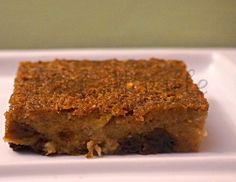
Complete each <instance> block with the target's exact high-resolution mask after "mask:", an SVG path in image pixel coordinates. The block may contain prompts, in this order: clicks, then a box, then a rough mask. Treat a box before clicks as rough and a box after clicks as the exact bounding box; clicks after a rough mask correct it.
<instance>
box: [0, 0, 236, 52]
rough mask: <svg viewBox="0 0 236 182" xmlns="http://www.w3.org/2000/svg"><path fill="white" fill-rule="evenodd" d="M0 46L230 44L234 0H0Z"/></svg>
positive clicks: (235, 35)
mask: <svg viewBox="0 0 236 182" xmlns="http://www.w3.org/2000/svg"><path fill="white" fill-rule="evenodd" d="M0 4H1V5H0V49H48V48H85V47H90V48H93V47H119V48H125V47H235V46H236V1H235V0H227V1H225V0H208V1H205V0H188V1H187V0H178V1H173V0H149V1H146V0H119V1H118V0H99V1H95V0H86V1H83V0H66V1H65V0H44V1H34V0H24V1H19V0H11V1H7V0H0Z"/></svg>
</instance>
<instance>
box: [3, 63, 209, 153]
mask: <svg viewBox="0 0 236 182" xmlns="http://www.w3.org/2000/svg"><path fill="white" fill-rule="evenodd" d="M9 103H10V107H9V111H8V112H6V128H5V137H4V140H5V141H6V142H8V143H9V144H10V146H11V147H12V148H13V149H14V150H17V151H18V150H19V151H20V150H32V151H35V152H38V153H42V154H45V155H51V154H69V155H80V154H86V155H87V157H92V156H93V155H98V156H101V155H103V154H105V155H106V154H133V153H134V154H155V153H170V152H196V151H198V150H199V147H200V144H201V142H202V140H203V138H204V136H205V134H206V132H205V129H204V124H205V120H206V117H207V113H208V102H207V100H206V99H205V98H204V95H203V93H202V92H201V91H200V90H199V88H198V87H197V85H196V84H194V83H193V81H192V79H191V76H190V75H189V73H188V72H187V69H186V65H185V64H184V63H183V62H182V61H177V60H161V59H155V58H152V59H149V60H123V61H120V60H116V59H112V60H104V61H91V60H55V61H48V62H41V61H39V62H34V63H33V62H21V63H20V66H19V69H18V72H17V76H16V79H15V84H14V91H13V94H12V96H11V98H10V101H9Z"/></svg>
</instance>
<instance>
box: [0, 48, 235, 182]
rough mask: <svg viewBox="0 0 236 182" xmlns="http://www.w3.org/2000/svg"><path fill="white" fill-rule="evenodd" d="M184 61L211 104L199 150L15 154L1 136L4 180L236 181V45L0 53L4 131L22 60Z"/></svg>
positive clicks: (1, 126)
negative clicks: (86, 154) (97, 155)
mask: <svg viewBox="0 0 236 182" xmlns="http://www.w3.org/2000/svg"><path fill="white" fill-rule="evenodd" d="M150 57H158V58H165V59H172V58H173V59H183V60H184V61H185V62H186V63H187V65H188V69H189V70H191V73H192V74H193V73H194V74H193V79H194V81H195V82H196V83H199V86H200V87H201V89H202V91H203V92H205V93H206V97H207V98H208V101H209V103H210V110H209V117H208V119H207V124H206V127H207V130H208V134H209V136H208V137H207V138H206V140H205V141H204V142H203V145H202V148H201V151H200V153H192V154H161V155H148V156H139V155H128V156H122V157H120V156H106V157H103V158H97V159H93V160H87V159H85V158H84V157H78V156H59V157H45V156H40V155H36V154H19V153H16V152H13V151H12V150H11V149H10V148H9V147H8V144H6V143H4V142H3V140H2V139H1V140H0V179H1V178H2V179H1V181H21V180H24V181H41V180H44V181H50V180H57V181H64V180H72V181H77V180H78V179H80V180H82V181H92V180H93V181H94V180H97V181H111V180H112V181H121V180H123V181H128V180H136V181H156V180H157V179H160V180H162V181H163V180H165V181H173V180H175V181H183V180H184V181H186V180H187V181H199V180H206V181H222V180H223V181H236V141H235V139H236V114H235V112H236V111H235V108H236V92H235V91H236V49H126V50H122V49H110V50H105V49H103V50H98V49H90V50H51V51H46V50H45V51H1V52H0V88H1V90H0V103H1V107H0V120H1V122H0V133H1V138H2V137H3V135H4V122H5V118H4V112H5V111H6V110H7V109H8V100H9V97H10V94H11V93H12V88H13V81H14V77H15V72H16V69H17V64H18V62H19V61H21V60H51V59H54V58H67V59H82V58H87V59H98V60H99V59H106V58H119V59H126V58H150Z"/></svg>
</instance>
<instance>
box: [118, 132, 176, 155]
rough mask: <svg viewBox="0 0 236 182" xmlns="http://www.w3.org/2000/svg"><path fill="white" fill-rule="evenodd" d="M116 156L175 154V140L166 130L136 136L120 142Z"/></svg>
mask: <svg viewBox="0 0 236 182" xmlns="http://www.w3.org/2000/svg"><path fill="white" fill-rule="evenodd" d="M119 144H120V145H119V148H118V150H117V151H116V152H115V154H144V155H145V154H156V153H170V152H173V146H174V140H173V138H172V137H171V136H170V135H169V134H168V133H167V132H166V131H165V130H164V129H160V128H156V129H154V130H153V131H152V132H149V133H142V134H136V135H133V136H131V137H128V138H124V139H122V140H120V141H119Z"/></svg>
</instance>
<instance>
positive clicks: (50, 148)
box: [44, 142, 57, 155]
mask: <svg viewBox="0 0 236 182" xmlns="http://www.w3.org/2000/svg"><path fill="white" fill-rule="evenodd" d="M44 151H45V152H46V155H50V154H54V153H56V152H57V151H56V148H55V146H54V144H53V143H52V142H47V143H45V144H44Z"/></svg>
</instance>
